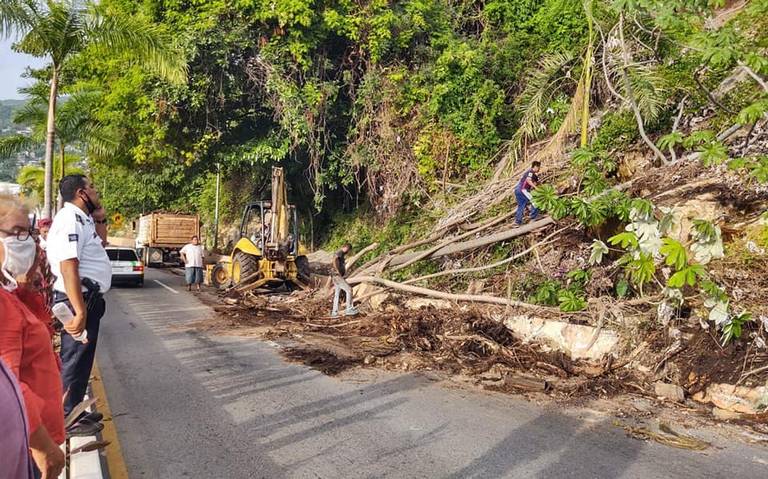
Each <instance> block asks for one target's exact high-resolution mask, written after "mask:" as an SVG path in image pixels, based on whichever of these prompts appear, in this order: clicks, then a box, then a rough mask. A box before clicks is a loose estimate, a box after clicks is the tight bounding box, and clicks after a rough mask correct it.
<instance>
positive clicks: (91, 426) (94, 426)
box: [67, 420, 104, 437]
mask: <svg viewBox="0 0 768 479" xmlns="http://www.w3.org/2000/svg"><path fill="white" fill-rule="evenodd" d="M102 429H104V424H102V423H100V422H91V421H88V420H81V421H79V422H76V423H75V424H73V425H72V426H70V427H69V429H67V437H82V436H95V435H96V434H98V433H99V432H101V430H102Z"/></svg>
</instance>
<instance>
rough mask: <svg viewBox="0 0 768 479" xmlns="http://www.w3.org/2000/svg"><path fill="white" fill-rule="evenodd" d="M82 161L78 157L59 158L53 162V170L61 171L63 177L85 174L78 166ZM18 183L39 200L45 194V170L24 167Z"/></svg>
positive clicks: (28, 193)
mask: <svg viewBox="0 0 768 479" xmlns="http://www.w3.org/2000/svg"><path fill="white" fill-rule="evenodd" d="M81 160H82V158H81V157H79V156H76V155H63V156H57V157H56V158H54V160H53V168H54V169H55V170H56V171H60V172H61V175H62V176H63V175H73V174H75V173H83V169H82V168H80V167H79V166H77V163H78V162H79V161H81ZM16 183H18V184H20V185H21V186H22V188H23V189H24V192H25V193H26V194H27V195H30V194H34V195H36V196H37V198H38V199H39V198H40V197H41V196H42V195H44V194H45V193H44V190H45V168H44V167H43V166H41V165H25V166H23V167H22V168H21V170H19V174H18V176H17V177H16Z"/></svg>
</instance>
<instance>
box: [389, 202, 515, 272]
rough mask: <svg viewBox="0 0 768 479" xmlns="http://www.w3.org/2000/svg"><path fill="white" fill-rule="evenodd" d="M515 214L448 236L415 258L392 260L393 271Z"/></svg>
mask: <svg viewBox="0 0 768 479" xmlns="http://www.w3.org/2000/svg"><path fill="white" fill-rule="evenodd" d="M513 215H514V212H512V211H510V212H509V213H506V214H504V215H501V216H499V217H496V218H494V219H492V220H490V221H488V222H486V223H484V224H482V225H481V226H479V227H477V228H476V229H473V230H470V231H467V232H466V233H462V234H460V235H458V236H456V237H453V238H448V239H447V240H445V241H443V242H441V243H439V244H437V245H435V246H433V247H431V248H427V249H426V250H424V251H419V252H417V253H416V255H415V256H414V257H413V258H411V259H409V260H407V261H405V262H403V263H400V264H393V263H392V262H390V265H391V266H393V268H392V271H398V270H401V269H403V268H407V267H408V266H410V265H412V264H413V263H415V262H417V261H421V260H422V259H424V258H426V257H428V256H431V255H432V253H434V252H435V251H438V250H440V249H441V248H445V247H446V246H448V245H450V244H453V243H456V242H457V241H460V240H462V239H464V238H468V237H470V236H472V235H475V234H477V233H479V232H481V231H484V230H486V229H488V228H490V227H492V226H496V225H497V224H499V223H501V222H503V221H505V220H507V219H509V218H511V217H512V216H513Z"/></svg>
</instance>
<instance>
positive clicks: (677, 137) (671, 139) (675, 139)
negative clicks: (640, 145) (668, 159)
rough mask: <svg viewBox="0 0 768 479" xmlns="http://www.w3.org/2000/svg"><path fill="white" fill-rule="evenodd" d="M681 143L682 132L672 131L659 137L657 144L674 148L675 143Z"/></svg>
mask: <svg viewBox="0 0 768 479" xmlns="http://www.w3.org/2000/svg"><path fill="white" fill-rule="evenodd" d="M682 143H683V134H682V133H681V132H679V131H673V132H672V133H667V134H666V135H664V136H662V137H661V138H659V141H658V143H657V145H658V146H659V148H664V149H668V148H674V147H676V146H677V145H680V144H682Z"/></svg>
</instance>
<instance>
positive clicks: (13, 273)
mask: <svg viewBox="0 0 768 479" xmlns="http://www.w3.org/2000/svg"><path fill="white" fill-rule="evenodd" d="M0 241H2V243H3V249H4V250H5V258H4V259H3V264H2V273H3V276H5V277H6V279H8V281H10V286H11V287H10V288H8V287H7V286H8V285H6V289H11V290H12V289H15V288H16V286H17V285H18V283H16V278H17V277H19V276H22V275H25V274H27V272H28V271H29V270H30V269H31V268H32V265H33V264H34V263H35V254H36V253H37V246H36V245H35V240H34V239H32V237H31V236H30V237H29V238H27V239H26V240H24V241H20V240H19V239H18V238H16V237H15V236H8V237H6V238H2V239H0Z"/></svg>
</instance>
